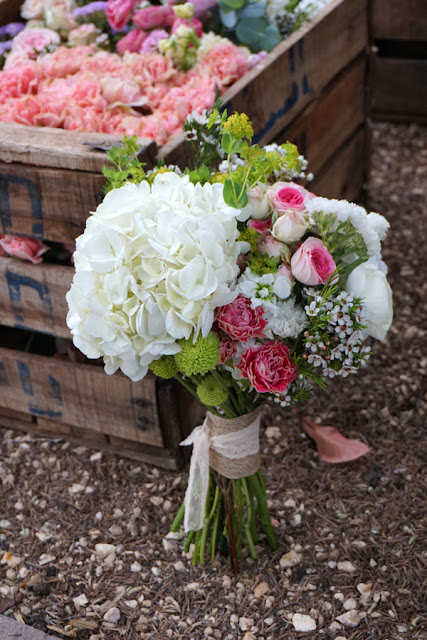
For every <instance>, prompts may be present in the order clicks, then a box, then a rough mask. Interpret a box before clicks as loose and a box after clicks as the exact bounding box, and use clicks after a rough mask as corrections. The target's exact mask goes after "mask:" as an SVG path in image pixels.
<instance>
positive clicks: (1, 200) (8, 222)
mask: <svg viewBox="0 0 427 640" xmlns="http://www.w3.org/2000/svg"><path fill="white" fill-rule="evenodd" d="M10 184H15V185H18V186H19V187H22V188H23V189H25V190H26V191H27V193H28V196H29V199H30V204H31V214H32V219H33V225H32V232H31V235H32V236H33V237H35V238H43V210H42V203H41V198H40V192H39V189H38V187H37V185H36V183H35V182H33V181H32V180H29V179H28V178H23V177H21V176H9V175H7V174H5V173H0V220H1V226H2V230H3V233H11V232H12V230H13V224H12V211H11V207H10V197H9V186H10Z"/></svg>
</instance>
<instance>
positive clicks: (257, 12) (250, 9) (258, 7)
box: [240, 2, 266, 18]
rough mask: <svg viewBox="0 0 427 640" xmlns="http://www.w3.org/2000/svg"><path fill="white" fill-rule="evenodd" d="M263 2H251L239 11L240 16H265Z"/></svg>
mask: <svg viewBox="0 0 427 640" xmlns="http://www.w3.org/2000/svg"><path fill="white" fill-rule="evenodd" d="M265 10H266V3H265V2H251V3H250V4H248V5H246V7H245V8H244V9H243V10H242V12H241V13H240V17H241V18H262V17H263V16H265Z"/></svg>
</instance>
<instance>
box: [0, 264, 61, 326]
mask: <svg viewBox="0 0 427 640" xmlns="http://www.w3.org/2000/svg"><path fill="white" fill-rule="evenodd" d="M73 273H74V269H72V268H71V267H63V266H59V265H54V264H37V265H35V264H30V263H27V262H23V261H21V260H14V259H13V258H6V257H2V258H1V259H0V324H3V325H6V326H8V327H17V328H19V329H28V330H30V331H41V332H42V333H47V334H49V335H53V336H58V337H62V338H70V331H69V329H68V327H67V325H66V323H65V318H66V316H67V312H68V306H67V303H66V300H65V294H66V293H67V291H68V290H69V288H70V286H71V280H72V277H73Z"/></svg>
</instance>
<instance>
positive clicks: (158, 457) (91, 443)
mask: <svg viewBox="0 0 427 640" xmlns="http://www.w3.org/2000/svg"><path fill="white" fill-rule="evenodd" d="M0 427H5V428H6V429H14V430H20V431H25V432H26V433H31V434H33V435H34V436H41V437H46V438H52V439H56V438H61V439H62V438H63V439H64V440H67V441H69V442H73V443H75V444H79V445H83V446H87V447H89V448H93V449H101V450H102V451H107V452H108V453H115V454H117V455H120V456H125V457H126V458H132V459H134V460H138V461H141V462H146V463H149V464H154V465H157V466H158V467H163V468H164V469H170V470H175V469H177V468H178V466H179V464H182V463H180V461H179V459H178V458H177V457H176V456H174V455H172V453H171V452H170V451H168V450H166V449H160V448H159V447H153V446H151V445H148V444H141V443H139V442H132V441H130V440H126V439H125V438H118V437H116V436H109V435H106V434H104V433H96V432H94V431H90V430H89V429H82V428H81V427H75V426H72V425H69V424H63V423H61V422H56V421H55V420H49V419H46V418H37V420H35V421H28V420H26V419H25V417H24V414H22V415H21V417H19V416H18V415H16V416H11V415H8V413H7V412H6V411H5V409H4V408H3V407H0ZM49 637H50V636H49Z"/></svg>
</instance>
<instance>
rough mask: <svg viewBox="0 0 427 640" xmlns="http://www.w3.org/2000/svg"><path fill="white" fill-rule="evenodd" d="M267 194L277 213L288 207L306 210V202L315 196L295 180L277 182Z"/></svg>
mask: <svg viewBox="0 0 427 640" xmlns="http://www.w3.org/2000/svg"><path fill="white" fill-rule="evenodd" d="M267 195H268V199H269V200H270V203H271V206H272V207H273V209H274V210H275V211H277V213H280V212H282V211H287V210H288V209H295V210H296V211H305V205H306V203H307V202H308V200H311V199H312V198H313V197H314V196H313V194H312V193H310V192H309V191H307V189H304V187H301V185H299V184H295V183H294V182H276V184H275V185H274V186H272V187H271V189H269V190H268V191H267Z"/></svg>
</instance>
